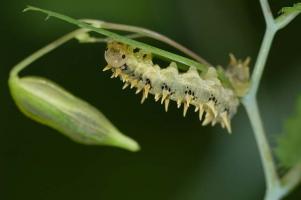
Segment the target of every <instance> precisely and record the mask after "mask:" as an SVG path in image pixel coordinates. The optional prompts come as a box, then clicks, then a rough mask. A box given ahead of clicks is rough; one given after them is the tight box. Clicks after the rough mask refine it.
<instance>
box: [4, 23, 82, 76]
mask: <svg viewBox="0 0 301 200" xmlns="http://www.w3.org/2000/svg"><path fill="white" fill-rule="evenodd" d="M86 31H87V30H85V29H77V30H75V31H72V32H70V33H68V34H66V35H64V36H62V37H60V38H59V39H57V40H55V41H54V42H52V43H50V44H49V45H47V46H45V47H43V48H41V49H39V50H38V51H36V52H35V53H34V54H32V55H30V56H29V57H27V58H25V59H24V60H22V61H21V62H20V63H18V64H17V65H16V66H15V67H14V68H13V70H12V71H11V73H10V76H11V77H12V76H17V75H18V73H19V72H20V71H22V70H23V69H24V68H25V67H27V66H28V65H30V64H31V63H33V62H34V61H36V60H37V59H39V58H41V57H42V56H44V55H46V54H47V53H49V52H50V51H52V50H54V49H56V48H57V47H59V46H61V45H62V44H64V43H66V42H68V41H69V40H71V39H73V38H74V37H75V36H77V35H79V34H82V33H84V32H86Z"/></svg>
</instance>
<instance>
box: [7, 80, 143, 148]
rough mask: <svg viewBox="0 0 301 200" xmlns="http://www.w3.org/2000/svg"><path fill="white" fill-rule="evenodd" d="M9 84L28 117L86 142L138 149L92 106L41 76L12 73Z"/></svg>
mask: <svg viewBox="0 0 301 200" xmlns="http://www.w3.org/2000/svg"><path fill="white" fill-rule="evenodd" d="M9 87H10V91H11V94H12V96H13V99H14V100H15V102H16V104H17V106H18V107H19V109H20V110H21V111H22V112H23V113H24V114H25V115H26V116H28V117H29V118H31V119H33V120H35V121H37V122H39V123H42V124H44V125H47V126H49V127H52V128H54V129H56V130H58V131H60V132H61V133H63V134H64V135H66V136H68V137H69V138H71V139H72V140H74V141H76V142H79V143H82V144H88V145H110V146H116V147H120V148H124V149H127V150H130V151H138V150H139V145H138V144H137V143H136V142H135V141H134V140H132V139H131V138H129V137H127V136H125V135H123V134H122V133H121V132H120V131H119V130H118V129H117V128H115V127H114V125H113V124H112V123H111V122H110V121H109V120H108V119H107V118H106V117H105V116H104V115H103V114H102V113H101V112H100V111H99V110H97V109H96V108H95V107H93V106H91V105H90V104H88V103H87V102H85V101H83V100H81V99H79V98H77V97H75V96H74V95H72V94H70V93H69V92H67V91H66V90H64V89H63V88H61V87H60V86H58V85H57V84H55V83H53V82H52V81H49V80H47V79H44V78H40V77H24V78H18V77H11V78H10V79H9Z"/></svg>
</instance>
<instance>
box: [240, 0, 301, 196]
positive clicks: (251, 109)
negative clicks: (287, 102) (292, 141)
mask: <svg viewBox="0 0 301 200" xmlns="http://www.w3.org/2000/svg"><path fill="white" fill-rule="evenodd" d="M259 1H260V5H261V8H262V11H263V14H264V18H265V22H266V31H265V34H264V38H263V41H262V44H261V47H260V50H259V54H258V57H257V60H256V63H255V67H254V71H253V73H252V78H251V83H252V84H251V87H250V90H249V92H248V94H247V95H246V96H245V97H244V98H243V99H242V102H243V105H244V107H245V109H246V111H247V114H248V117H249V120H250V122H251V125H252V129H253V132H254V135H255V139H256V142H257V146H258V149H259V153H260V157H261V162H262V165H263V170H264V175H265V181H266V194H265V198H264V199H265V200H279V199H281V198H282V197H284V196H286V195H287V194H288V193H289V192H290V191H291V190H292V189H293V188H294V187H295V186H296V185H297V184H298V183H299V181H300V179H301V165H300V166H299V165H298V166H296V167H294V168H293V169H292V170H291V171H290V172H289V173H288V174H287V175H286V176H284V178H283V179H282V180H281V179H280V178H279V176H278V173H277V169H276V164H275V162H274V160H273V155H272V151H271V147H270V145H269V143H268V140H267V137H266V134H265V131H264V127H263V123H262V120H261V117H260V113H259V109H258V105H257V100H256V95H257V92H258V87H259V84H260V80H261V78H262V74H263V71H264V68H265V64H266V61H267V58H268V54H269V51H270V49H271V46H272V42H273V39H274V37H275V34H276V33H277V31H278V30H280V29H282V28H283V27H285V26H286V25H288V24H289V22H291V21H292V20H293V19H294V18H295V17H296V14H292V15H282V16H280V17H278V18H277V19H276V20H275V19H274V17H273V15H272V13H271V9H270V6H269V3H268V1H267V0H259Z"/></svg>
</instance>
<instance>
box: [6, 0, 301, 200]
mask: <svg viewBox="0 0 301 200" xmlns="http://www.w3.org/2000/svg"><path fill="white" fill-rule="evenodd" d="M271 3H272V8H273V11H274V13H276V12H277V11H278V10H279V9H280V8H281V7H282V6H285V5H291V4H292V3H293V1H284V0H282V1H271ZM28 4H29V5H34V6H39V7H42V8H46V9H50V10H54V11H58V12H62V13H65V14H68V15H71V16H74V17H76V18H96V19H103V20H107V21H112V22H119V23H125V24H132V25H137V26H143V27H147V28H150V29H153V30H156V31H159V32H161V33H163V34H166V35H168V36H170V37H171V38H173V39H175V40H177V41H179V42H180V43H182V44H185V45H186V46H188V47H189V48H191V49H193V50H194V51H196V52H197V53H199V54H200V55H202V56H203V57H205V58H206V59H208V60H209V61H210V62H212V63H214V64H222V65H224V64H226V63H227V62H228V53H229V52H232V53H234V54H235V55H237V56H238V57H242V58H244V57H246V56H251V57H252V58H255V57H256V54H257V51H258V48H259V45H260V42H261V39H262V36H263V32H264V21H263V17H262V14H261V10H260V6H259V3H258V2H257V1H254V0H248V1H247V0H244V1H242V0H228V1H219V0H207V1H205V0H202V1H201V0H198V1H197V0H195V1H193V0H185V1H184V0H182V1H180V0H177V1H175V0H152V1H146V0H129V1H125V0H85V1H75V0H40V1H38V0H36V1H33V0H11V1H9V0H7V1H1V3H0V7H1V14H0V15H1V19H0V20H1V21H2V22H1V26H0V34H1V35H0V42H1V43H0V48H1V54H0V55H1V56H0V58H1V59H0V92H1V96H0V99H1V100H0V102H1V104H0V119H1V124H0V125H1V129H0V130H1V131H0V199H1V200H19V199H22V200H25V199H30V200H54V199H58V200H61V199H62V200H66V199H72V200H79V199H101V200H120V199H125V200H197V199H204V200H218V199H223V200H254V199H262V196H263V193H264V187H265V186H264V179H263V172H262V167H261V164H260V160H259V154H258V150H257V148H256V144H255V140H254V137H253V134H252V131H251V128H250V125H249V122H248V120H247V117H246V114H245V111H244V109H243V108H242V107H240V109H239V112H238V114H237V115H236V116H235V117H234V119H233V122H232V124H233V135H231V136H229V135H228V134H227V133H226V131H225V130H222V129H221V128H220V127H219V126H216V127H213V128H212V127H209V126H208V127H202V126H201V124H200V123H199V122H198V119H197V115H196V114H194V113H193V112H191V110H190V111H189V113H188V117H186V118H183V117H182V110H181V111H179V110H177V109H176V108H175V107H176V106H175V104H172V106H171V107H170V108H171V109H170V112H168V113H165V112H164V109H163V107H162V106H161V105H159V104H157V103H154V101H153V100H148V101H147V102H146V103H145V104H144V105H140V103H139V102H140V96H139V97H138V96H136V95H134V94H133V91H130V90H126V91H122V90H121V86H122V84H121V82H120V81H117V80H111V79H109V75H108V74H105V73H102V72H101V71H100V67H101V66H104V64H105V62H104V58H103V51H104V44H92V45H79V44H78V43H77V42H75V41H72V42H70V43H68V44H66V45H64V46H62V47H61V48H59V49H58V50H57V51H54V52H53V53H51V54H49V55H47V56H46V57H44V58H43V59H41V60H39V61H38V62H36V63H35V64H33V65H32V66H31V67H30V68H28V70H26V74H31V75H40V76H45V77H47V78H49V79H52V80H53V81H55V82H57V83H59V84H61V85H62V86H64V87H65V88H67V89H68V90H70V91H71V92H72V93H74V94H76V95H77V96H80V97H81V98H83V99H85V100H87V101H89V102H90V103H92V104H93V105H95V106H96V107H98V108H99V109H100V110H101V111H102V112H103V113H104V114H105V115H106V116H107V117H108V118H109V119H110V120H111V121H113V122H114V124H115V125H116V126H117V127H118V128H119V129H120V130H121V131H123V132H124V133H125V134H127V135H129V136H130V137H132V138H135V139H136V140H137V141H138V142H139V143H140V145H141V146H142V150H141V151H140V152H138V153H130V152H127V151H124V150H120V149H115V148H110V147H90V146H84V145H80V144H76V143H73V142H72V141H70V140H69V139H67V138H66V137H64V136H62V135H61V134H59V133H58V132H56V131H54V130H52V129H49V128H47V127H44V126H41V125H39V124H37V123H35V122H33V121H31V120H29V119H28V118H26V117H24V116H23V115H22V114H21V113H20V112H19V111H18V110H17V108H16V107H15V105H14V103H13V101H12V99H11V97H10V95H9V91H8V87H7V79H8V73H9V71H10V69H11V68H12V66H13V65H14V64H16V63H17V62H18V61H20V60H21V59H23V58H24V57H26V56H28V55H29V54H31V53H33V52H34V51H35V50H37V49H38V48H41V47H42V46H44V45H46V44H47V43H49V42H51V41H53V40H54V39H56V38H57V37H59V36H60V35H62V34H65V33H66V32H68V31H71V30H73V29H74V28H75V27H74V26H72V25H69V24H66V23H64V22H61V21H58V20H55V19H50V20H48V21H47V22H45V21H44V17H45V16H44V15H41V14H38V13H25V14H24V13H22V12H21V10H22V9H23V8H24V7H25V6H26V5H28ZM300 27H301V17H299V18H297V19H296V20H295V21H294V22H293V23H292V24H290V25H289V26H288V27H287V28H286V29H285V30H282V31H281V32H280V33H279V34H278V35H277V37H276V38H275V43H274V45H273V49H272V51H271V54H270V57H269V61H268V63H267V68H266V70H265V73H264V76H263V81H262V84H261V87H260V93H259V97H258V98H259V104H260V108H261V111H262V116H263V119H264V122H265V127H266V129H267V132H268V133H269V140H270V141H271V143H272V144H273V145H274V144H275V138H276V135H277V134H278V133H280V132H281V124H282V122H283V120H284V119H285V118H287V117H288V116H289V115H290V113H291V112H292V111H293V108H294V102H295V99H296V97H297V95H298V93H299V94H300V88H301V87H300V85H301V80H300V73H301V45H300V44H301V42H300V35H301V28H300ZM147 41H148V42H149V40H147ZM152 44H155V45H158V46H159V47H163V48H166V46H164V45H162V44H158V43H152ZM160 45H161V46H160ZM300 197H301V189H300V187H299V189H297V190H295V192H294V193H293V194H291V195H290V196H289V197H287V198H286V199H287V200H293V199H300Z"/></svg>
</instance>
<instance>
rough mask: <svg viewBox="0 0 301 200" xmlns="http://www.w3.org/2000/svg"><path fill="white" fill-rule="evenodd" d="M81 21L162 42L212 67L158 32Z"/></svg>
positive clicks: (93, 21)
mask: <svg viewBox="0 0 301 200" xmlns="http://www.w3.org/2000/svg"><path fill="white" fill-rule="evenodd" d="M81 21H83V22H87V23H90V24H92V25H95V26H96V27H97V28H103V29H110V30H119V31H127V32H133V33H138V34H139V35H142V36H145V37H150V38H153V39H155V40H159V41H161V42H164V43H166V44H168V45H170V46H172V47H174V48H176V49H178V50H180V51H182V52H183V53H185V54H186V55H188V56H190V57H191V58H193V59H195V60H196V61H198V62H200V63H203V64H205V65H209V66H212V65H211V64H210V63H209V62H207V61H206V60H205V59H204V58H202V57H201V56H199V55H198V54H196V53H195V52H193V51H191V50H190V49H188V48H187V47H185V46H183V45H181V44H179V43H178V42H176V41H174V40H173V39H171V38H169V37H167V36H165V35H162V34H160V33H158V32H155V31H152V30H149V29H146V28H142V27H138V26H130V25H126V24H117V23H111V22H105V21H101V20H95V19H82V20H81Z"/></svg>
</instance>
